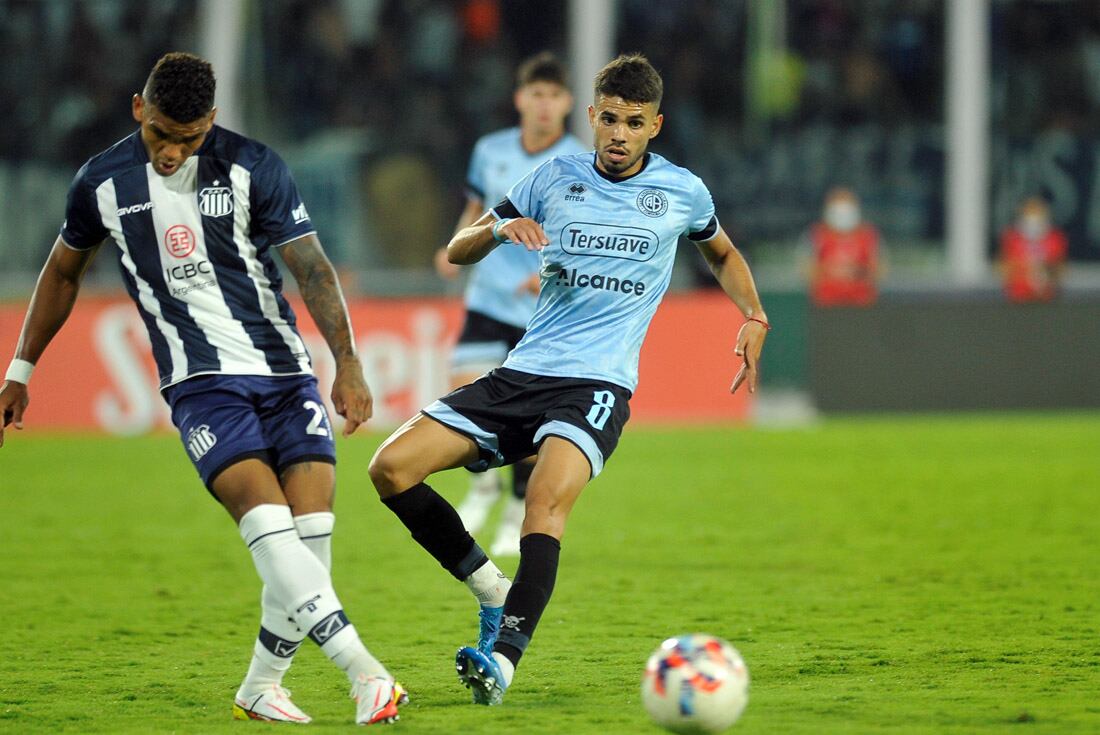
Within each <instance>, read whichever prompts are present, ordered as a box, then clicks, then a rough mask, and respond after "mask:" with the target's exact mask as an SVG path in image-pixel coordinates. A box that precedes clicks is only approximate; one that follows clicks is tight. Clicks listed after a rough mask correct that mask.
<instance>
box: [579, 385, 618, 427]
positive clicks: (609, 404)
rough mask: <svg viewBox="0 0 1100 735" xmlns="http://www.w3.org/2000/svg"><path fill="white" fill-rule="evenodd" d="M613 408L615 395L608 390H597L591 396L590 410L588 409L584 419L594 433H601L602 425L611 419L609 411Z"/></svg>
mask: <svg viewBox="0 0 1100 735" xmlns="http://www.w3.org/2000/svg"><path fill="white" fill-rule="evenodd" d="M614 407H615V394H614V393H612V392H611V391H609V390H598V391H596V392H595V393H593V394H592V408H590V409H588V415H587V416H585V419H586V420H587V421H588V423H589V424H591V425H592V428H594V429H595V430H596V431H603V427H604V424H606V423H607V420H608V419H609V418H611V409H612V408H614Z"/></svg>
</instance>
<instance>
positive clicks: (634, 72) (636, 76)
mask: <svg viewBox="0 0 1100 735" xmlns="http://www.w3.org/2000/svg"><path fill="white" fill-rule="evenodd" d="M595 87H596V97H597V98H599V97H600V95H603V96H604V97H621V98H623V99H624V100H626V101H627V102H641V103H646V102H652V103H653V104H655V105H657V106H658V107H660V106H661V96H662V95H663V94H664V87H665V85H664V82H662V81H661V75H660V74H659V73H658V72H657V70H656V69H654V68H653V64H650V63H649V59H647V58H646V57H645V56H644V55H642V54H619V56H618V58H616V59H615V60H614V61H612V62H610V63H609V64H608V65H607V66H605V67H604V68H602V69H600V71H599V72H598V73H597V74H596V85H595Z"/></svg>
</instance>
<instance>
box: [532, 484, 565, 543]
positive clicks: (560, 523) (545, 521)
mask: <svg viewBox="0 0 1100 735" xmlns="http://www.w3.org/2000/svg"><path fill="white" fill-rule="evenodd" d="M568 517H569V507H568V506H567V505H566V504H565V503H563V502H561V501H560V500H559V499H558V498H556V497H554V496H548V497H547V496H544V497H538V498H532V497H531V496H530V494H529V495H528V496H527V509H526V513H525V515H524V518H523V534H524V535H527V534H529V533H545V534H546V535H547V536H553V537H554V538H556V539H560V538H561V537H562V534H564V533H565V522H566V520H567V519H568Z"/></svg>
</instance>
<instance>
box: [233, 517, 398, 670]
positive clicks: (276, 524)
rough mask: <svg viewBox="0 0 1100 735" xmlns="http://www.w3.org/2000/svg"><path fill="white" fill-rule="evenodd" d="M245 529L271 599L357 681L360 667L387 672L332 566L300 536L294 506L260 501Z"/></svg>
mask: <svg viewBox="0 0 1100 735" xmlns="http://www.w3.org/2000/svg"><path fill="white" fill-rule="evenodd" d="M240 532H241V538H243V539H244V542H245V544H247V545H248V548H249V550H250V551H251V552H252V560H253V562H254V563H255V564H256V571H257V572H258V573H259V575H260V579H262V580H263V581H264V584H265V586H266V587H267V588H268V592H269V594H270V595H271V599H272V600H273V601H274V602H275V603H276V605H277V606H278V607H281V608H282V609H284V610H286V611H287V613H288V614H289V616H290V618H291V619H292V620H293V621H294V623H295V625H296V626H297V628H298V629H299V630H301V631H303V632H304V633H305V634H306V635H308V636H309V637H310V638H312V639H313V641H314V643H316V644H317V645H318V646H320V648H321V651H322V652H323V653H324V654H325V655H326V656H328V657H329V659H331V660H332V661H333V662H334V663H335V664H336V665H337V666H339V667H340V668H341V669H343V670H344V672H345V673H347V675H348V678H349V679H350V680H351V681H352V682H354V681H355V680H356V678H357V677H358V675H359V673H360V672H365V673H366V674H367V675H368V676H378V675H384V674H383V673H382V672H385V668H384V667H383V666H382V664H380V663H379V662H378V660H377V659H375V658H374V657H373V656H371V655H370V653H369V652H368V651H367V649H366V647H364V646H363V643H362V641H360V640H359V635H358V633H357V632H356V630H355V626H353V625H352V624H351V623H350V622H349V621H348V619H347V616H346V615H344V611H343V609H342V606H341V605H340V600H339V598H337V597H336V592H335V591H334V590H333V589H332V581H331V578H330V577H329V572H328V569H327V568H326V567H325V565H324V564H322V563H321V561H320V560H319V559H318V558H317V557H316V556H314V554H313V552H312V551H310V549H309V548H308V547H307V546H306V545H305V542H303V541H302V539H301V538H299V536H298V532H297V528H296V526H295V524H294V519H293V518H292V517H291V515H290V508H288V507H287V506H285V505H274V504H264V505H258V506H256V507H255V508H253V509H252V510H250V511H249V512H248V513H245V515H244V517H243V518H241V523H240Z"/></svg>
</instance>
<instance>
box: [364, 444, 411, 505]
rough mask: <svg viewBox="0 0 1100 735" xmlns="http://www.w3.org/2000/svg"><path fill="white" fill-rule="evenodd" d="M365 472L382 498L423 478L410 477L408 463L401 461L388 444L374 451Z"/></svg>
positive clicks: (402, 489) (405, 488) (406, 488)
mask: <svg viewBox="0 0 1100 735" xmlns="http://www.w3.org/2000/svg"><path fill="white" fill-rule="evenodd" d="M367 472H368V473H369V474H370V479H371V482H373V483H374V489H375V490H377V491H378V495H379V496H380V497H383V498H388V497H390V496H393V495H397V494H398V493H400V492H402V491H404V490H408V489H409V488H410V487H412V486H413V485H415V484H416V483H418V482H420V481H421V480H423V479H424V478H423V477H421V478H414V477H412V474H411V472H410V471H409V469H408V463H406V462H402V461H401V458H400V456H398V453H397V452H396V451H394V450H393V449H392V448H391V447H388V446H383V447H380V448H379V449H378V451H377V452H375V453H374V457H372V458H371V461H370V466H369V467H368V468H367Z"/></svg>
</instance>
